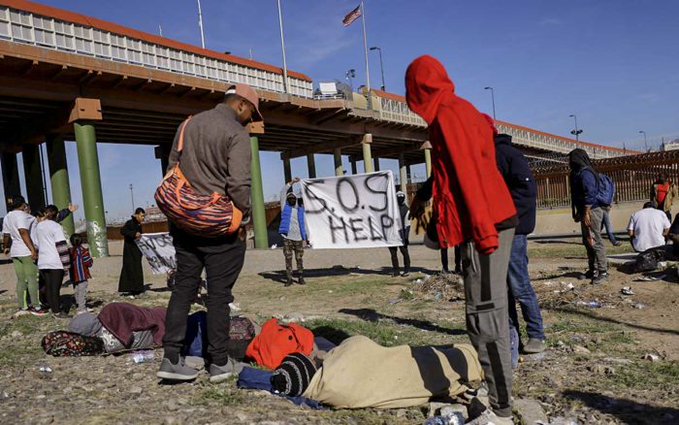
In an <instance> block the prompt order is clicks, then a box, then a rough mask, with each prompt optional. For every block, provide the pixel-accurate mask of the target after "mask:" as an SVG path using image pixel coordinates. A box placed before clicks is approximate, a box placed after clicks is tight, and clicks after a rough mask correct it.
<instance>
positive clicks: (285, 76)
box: [277, 0, 288, 93]
mask: <svg viewBox="0 0 679 425" xmlns="http://www.w3.org/2000/svg"><path fill="white" fill-rule="evenodd" d="M277 3H278V25H279V26H280V29H281V49H282V50H283V91H284V92H285V93H288V63H287V59H286V57H285V56H286V55H285V36H284V35H283V12H282V11H281V0H277Z"/></svg>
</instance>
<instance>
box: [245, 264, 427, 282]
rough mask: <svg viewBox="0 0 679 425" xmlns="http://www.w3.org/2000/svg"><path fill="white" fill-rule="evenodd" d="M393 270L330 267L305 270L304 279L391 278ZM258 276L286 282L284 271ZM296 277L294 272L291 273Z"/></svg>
mask: <svg viewBox="0 0 679 425" xmlns="http://www.w3.org/2000/svg"><path fill="white" fill-rule="evenodd" d="M392 273H393V269H392V268H391V267H382V268H379V269H376V270H375V269H360V268H358V267H352V268H347V267H344V266H332V267H330V268H327V269H305V270H304V277H305V278H309V277H312V278H313V277H333V276H348V275H351V274H353V275H379V276H391V275H392ZM410 273H411V274H412V273H424V274H434V273H437V271H434V270H430V269H426V268H422V267H412V268H411V269H410ZM258 274H259V276H261V277H263V278H264V279H269V280H271V281H274V282H277V283H285V282H286V280H287V274H286V271H285V270H273V271H268V272H261V273H258ZM293 275H294V276H297V274H296V272H294V273H293Z"/></svg>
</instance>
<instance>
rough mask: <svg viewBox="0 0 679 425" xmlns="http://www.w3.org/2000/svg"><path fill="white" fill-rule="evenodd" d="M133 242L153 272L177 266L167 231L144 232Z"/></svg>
mask: <svg viewBox="0 0 679 425" xmlns="http://www.w3.org/2000/svg"><path fill="white" fill-rule="evenodd" d="M135 242H137V246H138V247H139V250H140V251H141V253H142V254H143V255H144V257H146V260H147V261H148V262H149V265H150V266H151V271H152V272H153V274H162V273H167V272H169V271H171V270H174V269H176V268H177V260H175V251H174V245H172V236H170V234H169V233H145V234H143V235H141V239H139V240H137V241H135Z"/></svg>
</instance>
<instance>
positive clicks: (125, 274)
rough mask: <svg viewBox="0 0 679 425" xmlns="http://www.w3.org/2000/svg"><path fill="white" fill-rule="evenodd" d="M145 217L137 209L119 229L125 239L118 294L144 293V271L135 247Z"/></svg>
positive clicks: (141, 209) (140, 210)
mask: <svg viewBox="0 0 679 425" xmlns="http://www.w3.org/2000/svg"><path fill="white" fill-rule="evenodd" d="M145 217H146V211H144V209H143V208H137V209H136V210H135V212H134V215H133V216H132V218H131V219H129V220H127V223H125V225H124V226H123V228H122V229H120V233H121V234H122V235H123V237H124V238H125V245H123V268H122V270H121V271H120V280H119V281H118V292H120V293H123V294H126V293H128V294H131V295H133V296H134V295H139V294H141V293H143V292H144V271H143V269H142V267H141V257H142V255H141V251H140V250H139V247H138V246H137V244H136V242H135V241H137V240H139V239H141V233H142V230H141V224H142V223H143V222H144V218H145Z"/></svg>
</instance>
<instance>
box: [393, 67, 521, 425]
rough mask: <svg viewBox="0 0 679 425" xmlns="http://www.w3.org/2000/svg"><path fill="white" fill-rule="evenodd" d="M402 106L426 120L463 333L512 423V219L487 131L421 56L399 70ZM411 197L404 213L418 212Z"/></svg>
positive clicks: (493, 399) (495, 401)
mask: <svg viewBox="0 0 679 425" xmlns="http://www.w3.org/2000/svg"><path fill="white" fill-rule="evenodd" d="M406 92H407V93H406V97H407V101H408V106H409V107H410V109H411V110H412V111H414V112H415V113H417V114H418V115H420V116H421V117H422V118H423V119H424V120H425V121H426V122H427V124H428V125H429V141H430V143H431V145H432V159H433V164H432V165H433V167H432V173H433V177H434V185H433V193H432V195H433V207H434V215H436V216H438V217H439V219H438V223H437V232H438V238H439V244H440V246H441V248H450V247H454V246H455V245H459V244H463V245H462V267H463V273H464V284H465V295H466V321H467V333H468V334H469V338H470V340H471V342H472V344H473V345H474V347H475V348H476V350H477V352H478V354H479V360H480V362H481V366H482V367H483V370H484V374H485V378H486V382H487V383H488V390H489V394H488V395H489V399H490V405H491V408H492V412H491V413H490V414H491V415H492V417H493V420H494V423H496V424H505V423H507V424H510V423H512V419H511V415H512V403H511V395H512V365H511V353H510V345H509V325H508V322H507V316H508V313H507V266H508V263H509V256H510V252H511V247H512V239H513V236H514V227H515V226H516V224H517V222H518V221H517V218H516V209H515V207H514V201H513V200H512V197H511V195H510V193H509V190H508V189H507V186H506V184H505V182H504V179H503V178H502V175H501V174H500V172H499V171H498V168H497V162H496V158H495V144H494V140H493V131H492V129H491V127H490V125H489V124H488V122H486V120H485V119H484V118H483V116H482V115H481V113H479V111H477V110H476V108H474V106H473V105H472V104H471V103H469V102H467V101H466V100H464V99H462V98H460V97H458V96H457V95H455V86H454V85H453V82H452V81H451V80H450V78H449V77H448V74H447V73H446V70H445V68H444V67H443V65H441V63H440V62H439V61H438V60H436V59H434V58H433V57H431V56H422V57H420V58H418V59H416V60H415V61H413V63H411V64H410V66H409V67H408V71H407V72H406ZM424 200H426V199H420V197H419V196H418V197H416V198H415V200H414V201H413V203H412V205H411V215H413V216H419V215H420V214H421V211H422V208H421V207H422V201H424Z"/></svg>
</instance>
